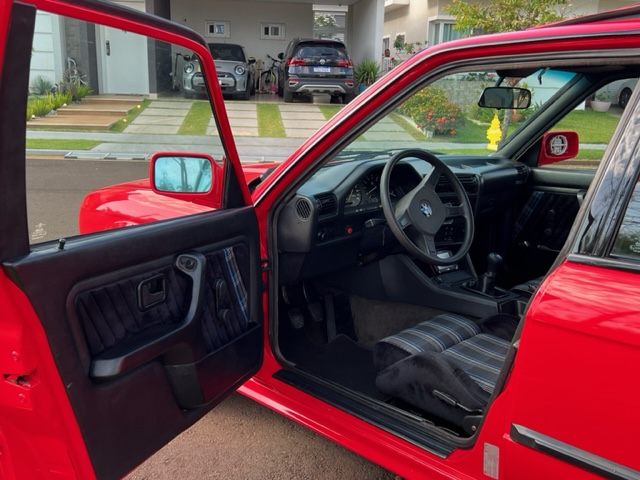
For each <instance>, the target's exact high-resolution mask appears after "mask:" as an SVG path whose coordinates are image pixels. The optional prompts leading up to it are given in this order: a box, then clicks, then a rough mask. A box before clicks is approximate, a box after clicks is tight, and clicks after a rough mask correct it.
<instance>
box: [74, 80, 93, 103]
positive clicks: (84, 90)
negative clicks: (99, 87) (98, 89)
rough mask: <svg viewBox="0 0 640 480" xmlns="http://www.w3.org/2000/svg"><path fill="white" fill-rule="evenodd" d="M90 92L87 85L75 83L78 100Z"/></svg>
mask: <svg viewBox="0 0 640 480" xmlns="http://www.w3.org/2000/svg"><path fill="white" fill-rule="evenodd" d="M90 93H91V89H90V88H89V85H83V84H81V83H80V84H77V85H76V97H77V99H78V100H82V99H83V98H84V97H86V96H87V95H89V94H90Z"/></svg>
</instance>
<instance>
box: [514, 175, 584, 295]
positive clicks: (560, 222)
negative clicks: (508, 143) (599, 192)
mask: <svg viewBox="0 0 640 480" xmlns="http://www.w3.org/2000/svg"><path fill="white" fill-rule="evenodd" d="M592 179H593V171H589V170H583V171H575V170H561V169H558V168H536V169H532V173H531V179H530V183H529V188H528V189H527V190H526V191H524V192H523V194H522V196H521V197H520V201H519V204H518V211H517V212H516V216H515V220H514V226H513V230H512V242H511V245H512V251H511V260H512V265H513V266H512V268H511V270H512V271H511V275H513V277H514V280H515V282H516V283H519V282H521V281H526V280H529V279H531V278H534V277H536V276H542V275H545V274H546V273H547V271H548V270H549V268H550V267H551V265H552V264H553V262H554V261H555V259H556V257H557V255H558V253H559V252H560V250H561V248H562V246H563V245H564V243H565V241H566V240H567V237H568V236H569V231H570V230H571V227H572V226H573V223H574V221H575V218H576V215H577V214H578V210H579V209H580V205H581V204H582V200H583V199H584V196H585V194H586V191H587V189H588V188H589V185H590V183H591V180H592ZM518 272H526V276H525V277H528V278H525V277H523V278H519V277H518Z"/></svg>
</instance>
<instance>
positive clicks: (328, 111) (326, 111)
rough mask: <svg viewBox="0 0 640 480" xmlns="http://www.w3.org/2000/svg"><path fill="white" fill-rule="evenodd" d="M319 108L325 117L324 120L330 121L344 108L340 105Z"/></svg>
mask: <svg viewBox="0 0 640 480" xmlns="http://www.w3.org/2000/svg"><path fill="white" fill-rule="evenodd" d="M318 108H319V109H320V111H321V112H322V114H323V115H324V118H325V119H327V120H329V119H330V118H331V117H333V116H334V115H335V114H336V113H338V112H339V111H340V110H341V109H342V107H340V106H339V105H318Z"/></svg>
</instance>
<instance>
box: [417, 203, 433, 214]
mask: <svg viewBox="0 0 640 480" xmlns="http://www.w3.org/2000/svg"><path fill="white" fill-rule="evenodd" d="M420 211H421V212H422V213H424V216H425V217H430V216H431V215H433V209H432V208H431V205H429V203H427V202H424V201H423V202H422V203H421V204H420Z"/></svg>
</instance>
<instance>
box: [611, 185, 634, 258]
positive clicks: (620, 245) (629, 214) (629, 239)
mask: <svg viewBox="0 0 640 480" xmlns="http://www.w3.org/2000/svg"><path fill="white" fill-rule="evenodd" d="M611 253H612V254H613V255H616V256H617V255H619V256H625V257H635V258H640V183H636V186H635V188H634V190H633V194H632V196H631V200H630V201H629V205H627V210H626V212H625V214H624V219H623V221H622V225H620V230H619V231H618V235H617V236H616V240H615V243H614V245H613V249H612V250H611Z"/></svg>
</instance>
